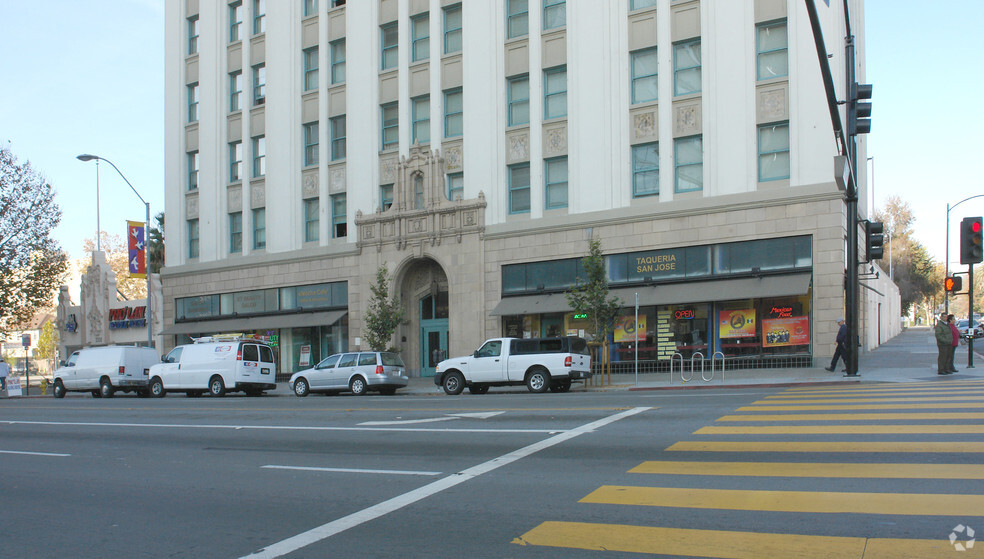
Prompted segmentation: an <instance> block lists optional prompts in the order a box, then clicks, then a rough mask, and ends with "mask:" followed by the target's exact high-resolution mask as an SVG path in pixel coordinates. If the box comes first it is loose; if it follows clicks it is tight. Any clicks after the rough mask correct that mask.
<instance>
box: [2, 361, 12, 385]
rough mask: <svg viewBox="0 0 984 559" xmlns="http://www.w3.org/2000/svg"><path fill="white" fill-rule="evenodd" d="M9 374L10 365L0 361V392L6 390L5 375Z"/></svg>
mask: <svg viewBox="0 0 984 559" xmlns="http://www.w3.org/2000/svg"><path fill="white" fill-rule="evenodd" d="M9 374H10V365H8V364H7V362H6V361H4V360H3V359H0V390H6V389H7V375H9Z"/></svg>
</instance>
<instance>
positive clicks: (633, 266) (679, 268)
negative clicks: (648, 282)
mask: <svg viewBox="0 0 984 559" xmlns="http://www.w3.org/2000/svg"><path fill="white" fill-rule="evenodd" d="M685 255H686V251H685V249H673V250H652V251H647V252H636V253H633V254H631V255H629V277H630V278H631V279H642V278H646V277H648V278H652V279H654V280H656V279H660V278H672V277H678V276H680V275H681V274H682V273H683V269H684V256H685Z"/></svg>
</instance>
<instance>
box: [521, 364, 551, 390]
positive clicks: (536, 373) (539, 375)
mask: <svg viewBox="0 0 984 559" xmlns="http://www.w3.org/2000/svg"><path fill="white" fill-rule="evenodd" d="M526 388H529V389H530V392H533V393H535V394H542V393H543V392H546V391H547V390H549V389H550V372H549V371H547V370H546V369H544V368H542V367H537V368H536V369H533V370H532V371H530V374H529V376H527V377H526Z"/></svg>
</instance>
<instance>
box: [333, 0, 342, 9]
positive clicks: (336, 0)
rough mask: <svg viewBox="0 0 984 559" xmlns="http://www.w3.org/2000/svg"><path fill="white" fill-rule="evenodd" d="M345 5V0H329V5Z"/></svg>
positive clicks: (336, 6)
mask: <svg viewBox="0 0 984 559" xmlns="http://www.w3.org/2000/svg"><path fill="white" fill-rule="evenodd" d="M344 5H345V0H331V7H332V8H338V7H341V6H344Z"/></svg>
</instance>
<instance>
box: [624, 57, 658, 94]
mask: <svg viewBox="0 0 984 559" xmlns="http://www.w3.org/2000/svg"><path fill="white" fill-rule="evenodd" d="M629 58H630V59H631V66H632V68H631V72H632V102H633V103H645V102H646V101H655V100H656V98H657V86H658V81H657V77H658V74H657V59H656V47H653V48H651V49H646V50H640V51H636V52H633V53H629Z"/></svg>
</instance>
